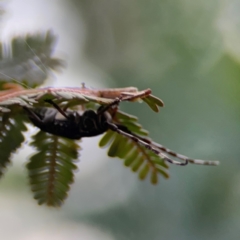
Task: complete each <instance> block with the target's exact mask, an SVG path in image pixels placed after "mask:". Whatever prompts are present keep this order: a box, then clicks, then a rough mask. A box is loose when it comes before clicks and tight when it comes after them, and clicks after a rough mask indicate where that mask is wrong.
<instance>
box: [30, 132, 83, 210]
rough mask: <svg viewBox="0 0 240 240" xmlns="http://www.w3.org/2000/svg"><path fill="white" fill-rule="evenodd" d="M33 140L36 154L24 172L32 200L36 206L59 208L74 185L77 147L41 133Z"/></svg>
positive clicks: (77, 156)
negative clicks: (36, 202)
mask: <svg viewBox="0 0 240 240" xmlns="http://www.w3.org/2000/svg"><path fill="white" fill-rule="evenodd" d="M32 138H33V141H32V142H31V144H30V145H31V146H33V147H35V148H36V149H37V153H36V154H34V155H33V156H31V157H30V159H29V163H28V164H27V169H28V176H29V179H30V185H31V189H32V191H33V193H34V198H35V199H37V201H38V203H39V204H47V205H49V206H60V205H61V204H62V203H63V201H64V199H65V198H66V197H67V193H68V191H69V189H70V186H69V185H70V184H71V183H72V182H73V181H74V171H75V170H76V169H77V166H76V165H75V162H76V161H77V160H78V158H79V154H78V149H79V145H78V144H77V143H76V142H75V141H73V140H70V139H66V138H61V137H57V136H54V135H51V134H48V133H45V132H42V131H39V132H38V133H37V134H36V135H34V136H33V137H32Z"/></svg>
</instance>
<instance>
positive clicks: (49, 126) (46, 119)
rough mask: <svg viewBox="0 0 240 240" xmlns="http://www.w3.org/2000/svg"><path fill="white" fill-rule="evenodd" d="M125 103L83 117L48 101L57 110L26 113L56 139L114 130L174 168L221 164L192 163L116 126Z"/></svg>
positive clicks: (47, 109) (113, 102) (39, 110)
mask: <svg viewBox="0 0 240 240" xmlns="http://www.w3.org/2000/svg"><path fill="white" fill-rule="evenodd" d="M133 98H136V96H128V97H127V98H124V100H132V99H133ZM121 101H122V97H121V96H120V97H118V98H116V99H115V100H113V101H112V103H110V104H108V105H106V106H100V107H99V108H98V109H97V111H94V110H91V109H89V110H85V111H84V112H83V113H82V114H80V113H79V112H78V111H73V110H63V109H61V108H60V107H59V106H58V105H57V104H56V103H55V102H53V101H52V100H46V102H48V103H50V104H51V105H52V106H53V107H54V108H47V107H42V108H38V109H30V108H27V107H24V109H25V110H26V112H27V114H28V117H29V119H30V120H31V122H32V123H33V124H34V125H35V126H36V127H38V128H39V129H41V130H42V131H44V132H47V133H51V134H53V135H57V136H60V137H65V138H69V139H74V140H77V139H81V138H83V137H94V136H97V135H100V134H103V133H104V132H106V131H107V130H112V131H114V132H117V133H118V134H121V135H123V136H125V137H127V138H130V139H132V140H133V141H135V142H136V143H137V144H141V145H143V146H144V147H145V148H147V149H149V150H150V151H152V152H154V153H155V154H157V155H159V156H160V158H162V159H163V160H165V161H167V162H169V163H171V164H175V165H180V166H185V165H187V164H188V163H193V164H199V165H213V166H214V165H218V162H217V161H204V160H200V159H190V158H188V157H186V156H184V155H180V154H178V153H175V152H173V151H171V150H170V149H167V148H165V147H164V146H162V145H160V144H158V143H155V142H153V141H151V140H149V139H147V138H144V137H140V136H138V135H136V134H134V133H132V132H131V131H130V130H129V129H128V128H127V127H125V126H124V125H121V124H117V123H114V121H113V116H114V111H115V112H116V111H117V107H118V105H119V103H120V102H121ZM109 110H114V111H109ZM110 112H111V113H110ZM112 112H113V113H112ZM59 113H60V114H61V115H62V117H63V118H61V119H59V118H58V117H57V115H58V114H59ZM168 155H171V156H173V157H175V158H178V159H180V160H182V161H183V162H179V161H175V160H173V159H171V158H169V156H168Z"/></svg>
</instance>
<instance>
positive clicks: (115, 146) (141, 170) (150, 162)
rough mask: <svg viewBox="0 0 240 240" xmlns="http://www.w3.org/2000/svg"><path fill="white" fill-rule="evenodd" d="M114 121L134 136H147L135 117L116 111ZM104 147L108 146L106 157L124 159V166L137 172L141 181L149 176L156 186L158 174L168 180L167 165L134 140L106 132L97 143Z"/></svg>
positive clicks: (109, 131)
mask: <svg viewBox="0 0 240 240" xmlns="http://www.w3.org/2000/svg"><path fill="white" fill-rule="evenodd" d="M114 120H115V122H118V123H119V124H123V125H124V126H125V127H127V129H128V130H130V131H131V132H132V133H134V134H138V135H140V136H146V135H148V132H147V131H146V130H144V129H143V128H142V126H141V125H140V124H138V122H137V118H136V117H135V116H132V115H129V114H126V113H123V112H121V111H118V112H117V113H116V115H115V117H114ZM148 140H149V139H148ZM106 145H109V150H108V156H110V157H119V158H120V159H124V165H125V166H126V167H130V168H131V169H132V171H133V172H138V176H139V178H140V179H141V180H143V179H145V178H146V177H147V176H148V175H150V180H151V183H152V184H157V182H158V175H159V174H160V175H162V176H163V177H165V178H169V175H168V172H167V169H168V165H167V164H166V163H165V161H164V160H163V159H161V158H160V157H159V156H158V155H156V154H154V153H153V152H152V151H150V150H148V149H146V148H145V147H144V146H142V145H140V144H139V143H136V142H135V141H134V140H132V139H130V138H127V137H125V136H123V135H120V134H118V133H116V132H113V131H111V130H108V131H107V132H106V133H105V134H104V136H103V137H102V139H101V140H100V142H99V146H100V147H105V146H106Z"/></svg>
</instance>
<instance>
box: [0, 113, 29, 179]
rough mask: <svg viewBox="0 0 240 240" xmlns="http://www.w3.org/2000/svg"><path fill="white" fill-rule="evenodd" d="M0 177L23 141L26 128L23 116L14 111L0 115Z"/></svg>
mask: <svg viewBox="0 0 240 240" xmlns="http://www.w3.org/2000/svg"><path fill="white" fill-rule="evenodd" d="M0 118H1V121H0V149H1V151H0V177H1V176H2V175H3V173H4V171H5V169H6V167H7V165H8V164H9V163H10V161H11V156H12V154H13V153H14V152H15V151H16V150H17V149H18V148H19V147H20V146H21V144H22V142H23V141H24V137H23V134H22V133H23V132H24V131H26V130H27V128H26V127H25V125H24V123H23V117H22V116H20V115H15V114H14V112H11V113H3V114H1V115H0Z"/></svg>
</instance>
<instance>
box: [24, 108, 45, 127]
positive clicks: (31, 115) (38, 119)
mask: <svg viewBox="0 0 240 240" xmlns="http://www.w3.org/2000/svg"><path fill="white" fill-rule="evenodd" d="M23 109H24V110H25V111H26V112H27V113H28V115H29V116H30V117H31V118H33V119H34V120H35V121H37V122H40V123H43V120H42V119H41V118H39V116H38V115H37V114H36V113H35V112H34V111H32V110H31V109H30V108H27V107H23Z"/></svg>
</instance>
